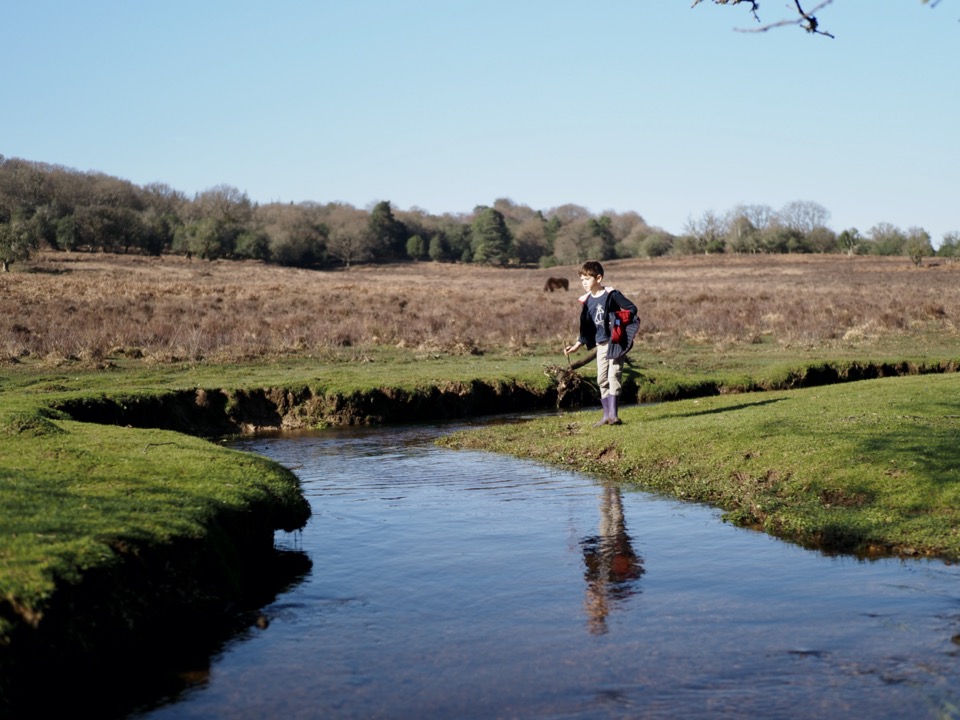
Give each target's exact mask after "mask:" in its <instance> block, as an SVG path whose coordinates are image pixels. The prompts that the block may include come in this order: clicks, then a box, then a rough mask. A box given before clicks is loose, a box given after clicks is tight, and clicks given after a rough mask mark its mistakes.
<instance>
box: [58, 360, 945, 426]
mask: <svg viewBox="0 0 960 720" xmlns="http://www.w3.org/2000/svg"><path fill="white" fill-rule="evenodd" d="M580 364H581V365H584V364H586V363H580ZM574 367H576V366H574ZM957 371H960V360H941V361H933V362H913V361H899V362H843V363H831V362H824V363H816V364H811V365H807V366H801V367H797V368H791V369H789V370H785V371H783V372H782V373H781V374H780V375H778V376H777V377H774V378H770V379H760V380H758V379H751V378H743V379H741V380H738V381H730V380H711V379H680V380H677V379H672V380H670V381H669V382H665V381H664V380H663V379H662V378H659V377H658V376H657V375H655V374H652V373H651V374H649V375H648V374H647V373H646V372H645V371H643V370H638V369H635V368H631V367H630V366H629V365H628V367H627V369H626V371H625V374H624V378H623V400H624V402H627V403H631V402H642V403H650V402H666V401H670V400H682V399H689V398H696V397H707V396H710V395H724V394H733V393H745V392H764V391H770V390H792V389H799V388H804V387H814V386H821V385H831V384H835V383H844V382H856V381H859V380H872V379H877V378H884V377H897V376H906V375H924V374H939V373H950V372H957ZM554 372H555V373H556V372H563V373H564V375H565V376H564V377H556V376H554V377H553V382H551V384H550V385H549V386H547V387H545V388H537V387H531V386H530V385H528V384H525V383H522V382H516V381H511V380H502V381H486V380H474V381H471V382H443V381H440V382H438V383H437V384H436V385H433V386H429V387H419V388H416V389H413V390H409V389H403V388H390V387H382V388H376V389H372V390H369V391H364V392H353V393H349V394H345V393H341V392H338V391H336V390H335V389H329V388H324V387H311V386H308V385H301V386H297V387H271V388H245V389H224V388H197V389H195V390H182V391H175V392H162V393H157V394H154V395H147V394H143V395H136V396H102V397H93V398H91V397H83V398H77V399H67V400H62V401H59V402H57V403H55V404H54V407H55V408H56V409H57V410H60V411H63V412H65V413H66V414H67V415H69V416H70V417H71V418H73V419H74V420H79V421H81V422H92V423H101V424H109V425H122V426H130V427H139V428H160V429H166V430H175V431H178V432H184V433H189V434H192V435H199V436H204V437H212V436H223V435H235V434H247V433H253V432H259V431H265V430H299V429H307V428H322V427H328V426H335V425H390V424H395V423H407V422H425V421H437V420H447V419H458V418H465V417H479V416H484V415H497V414H504V413H511V412H520V411H530V410H551V409H557V408H578V407H582V406H589V405H595V404H597V402H598V395H597V390H596V388H595V387H594V385H593V380H592V367H591V369H590V370H588V371H586V372H584V375H583V376H582V378H583V380H582V382H580V381H579V380H580V379H581V376H579V375H577V376H576V379H577V380H578V382H574V383H570V382H568V381H569V379H570V378H571V377H573V376H574V373H573V372H566V371H565V370H564V369H562V368H555V369H554ZM547 374H550V373H547ZM588 378H589V379H588Z"/></svg>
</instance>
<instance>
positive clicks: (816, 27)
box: [691, 0, 940, 38]
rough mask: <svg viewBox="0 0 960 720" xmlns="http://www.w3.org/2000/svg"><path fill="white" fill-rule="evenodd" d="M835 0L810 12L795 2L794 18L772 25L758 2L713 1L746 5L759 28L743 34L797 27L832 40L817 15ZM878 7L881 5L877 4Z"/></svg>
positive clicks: (933, 0) (696, 0)
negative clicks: (762, 18)
mask: <svg viewBox="0 0 960 720" xmlns="http://www.w3.org/2000/svg"><path fill="white" fill-rule="evenodd" d="M701 2H703V0H693V5H692V6H691V7H696V6H697V5H699V4H700V3H701ZM920 2H921V4H923V5H929V6H930V7H936V6H937V5H939V4H940V0H920ZM832 3H833V0H822V2H819V3H817V4H816V5H815V6H813V7H810V5H809V3H805V4H806V5H807V6H808V7H810V9H809V10H805V9H804V8H803V5H801V4H800V0H793V3H792V6H793V9H794V10H795V11H796V13H795V15H794V16H793V17H789V18H783V19H782V20H777V21H775V22H771V23H763V22H762V21H761V20H760V14H759V9H760V3H759V2H758V0H713V4H714V5H746V6H747V7H748V9H749V11H750V14H751V15H753V19H754V20H756V21H757V27H755V28H752V29H745V28H739V30H740V31H741V32H766V31H767V30H772V29H773V28H778V27H784V26H788V25H796V26H798V27H801V28H803V29H804V30H806V31H807V32H808V33H812V34H814V35H823V36H824V37H828V38H832V37H834V36H833V35H832V34H830V33H829V32H827V31H825V30H823V29H821V27H820V21H819V20H818V19H817V15H816V14H817V13H818V12H820V10H822V9H823V8H825V7H826V6H827V5H831V4H832ZM877 4H878V5H879V4H880V3H877Z"/></svg>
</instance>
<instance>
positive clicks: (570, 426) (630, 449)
mask: <svg viewBox="0 0 960 720" xmlns="http://www.w3.org/2000/svg"><path fill="white" fill-rule="evenodd" d="M596 415H598V411H597V412H585V413H570V414H564V415H561V416H555V417H547V418H540V419H537V420H533V421H530V422H528V423H524V424H520V425H509V426H494V427H488V428H482V429H478V430H474V431H471V432H468V433H460V434H457V435H454V436H451V437H450V438H448V439H446V440H445V442H446V444H448V445H451V446H458V447H470V448H485V449H489V450H494V451H497V452H505V453H512V454H515V455H518V456H522V457H529V458H537V459H539V460H543V461H546V462H550V463H557V464H562V465H565V466H571V467H575V468H577V469H579V470H583V471H586V472H592V473H597V474H601V475H605V476H610V477H615V478H618V479H620V480H623V481H626V482H631V483H635V484H637V485H639V486H641V487H644V488H647V489H651V490H655V491H660V492H663V493H668V494H670V495H674V496H676V497H679V498H683V499H687V500H693V501H699V502H706V503H710V504H712V505H715V506H717V507H719V508H722V509H724V510H725V511H726V518H727V519H729V520H731V521H733V522H736V523H738V524H741V525H746V526H751V527H756V528H762V529H763V530H765V531H767V532H770V533H771V534H774V535H777V536H780V537H783V538H785V539H789V540H792V541H796V542H798V543H801V544H804V545H807V546H812V547H820V548H825V549H829V550H833V551H849V552H858V553H871V552H891V551H893V552H901V553H906V554H914V553H922V554H929V555H933V556H938V557H944V558H950V559H960V443H958V442H957V438H958V437H960V375H957V374H947V375H933V376H930V375H927V376H912V377H903V378H885V379H879V380H871V381H865V382H858V383H848V384H840V385H832V386H828V387H817V388H806V389H802V390H792V391H782V392H766V393H750V394H738V395H726V396H715V397H709V398H701V399H690V400H683V401H677V402H671V403H664V404H659V405H649V406H633V407H628V408H626V409H625V410H624V411H623V412H622V413H621V416H622V417H623V418H624V420H625V424H624V425H622V426H617V427H610V426H607V427H601V428H593V427H591V423H592V422H593V420H595V419H596V417H595V416H596Z"/></svg>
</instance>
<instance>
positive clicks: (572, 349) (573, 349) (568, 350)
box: [563, 341, 583, 355]
mask: <svg viewBox="0 0 960 720" xmlns="http://www.w3.org/2000/svg"><path fill="white" fill-rule="evenodd" d="M581 347H583V343H581V342H580V341H577V342H575V343H574V344H573V345H567V347H565V348H564V349H563V354H564V355H569V354H570V353H575V352H576V351H577V350H579V349H580V348H581Z"/></svg>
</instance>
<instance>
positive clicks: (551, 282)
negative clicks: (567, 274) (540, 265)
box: [543, 277, 570, 292]
mask: <svg viewBox="0 0 960 720" xmlns="http://www.w3.org/2000/svg"><path fill="white" fill-rule="evenodd" d="M560 288H563V289H564V290H569V289H570V283H569V282H567V279H566V278H555V277H552V278H547V284H546V285H544V286H543V291H544V292H553V291H554V290H559V289H560Z"/></svg>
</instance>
